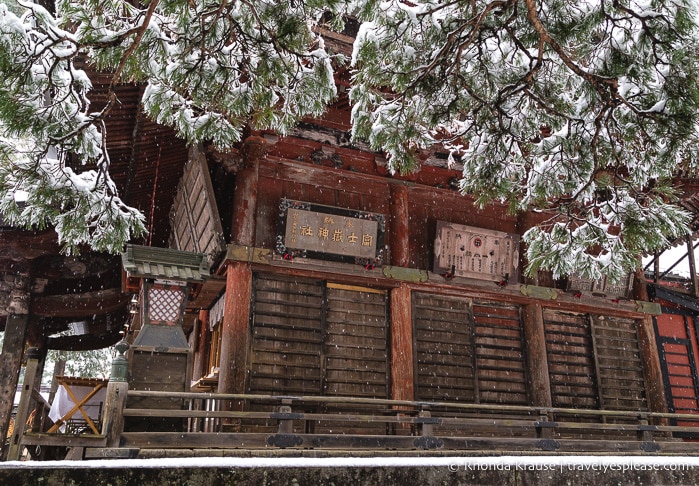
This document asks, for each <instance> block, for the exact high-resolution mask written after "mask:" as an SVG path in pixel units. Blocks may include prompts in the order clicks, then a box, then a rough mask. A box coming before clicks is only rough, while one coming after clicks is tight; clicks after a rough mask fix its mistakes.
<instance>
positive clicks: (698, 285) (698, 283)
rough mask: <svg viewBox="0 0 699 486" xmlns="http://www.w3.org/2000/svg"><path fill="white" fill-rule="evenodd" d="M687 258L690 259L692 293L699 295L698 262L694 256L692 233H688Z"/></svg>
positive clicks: (695, 295)
mask: <svg viewBox="0 0 699 486" xmlns="http://www.w3.org/2000/svg"><path fill="white" fill-rule="evenodd" d="M687 259H688V261H689V274H690V275H689V276H690V278H691V279H692V294H693V295H694V297H699V278H697V262H696V259H695V258H694V244H693V243H692V235H691V234H688V235H687Z"/></svg>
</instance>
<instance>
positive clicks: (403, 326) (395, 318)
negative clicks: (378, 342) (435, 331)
mask: <svg viewBox="0 0 699 486" xmlns="http://www.w3.org/2000/svg"><path fill="white" fill-rule="evenodd" d="M390 299H391V358H392V362H391V398H393V399H394V400H414V399H415V371H414V366H415V363H414V360H413V315H412V304H411V291H410V288H409V287H408V286H407V285H405V284H403V285H401V286H400V287H398V288H395V289H392V290H391V295H390Z"/></svg>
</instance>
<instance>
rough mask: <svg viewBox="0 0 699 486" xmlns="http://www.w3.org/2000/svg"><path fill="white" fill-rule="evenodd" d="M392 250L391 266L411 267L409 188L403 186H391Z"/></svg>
mask: <svg viewBox="0 0 699 486" xmlns="http://www.w3.org/2000/svg"><path fill="white" fill-rule="evenodd" d="M390 211H391V218H390V224H391V228H390V238H391V240H390V248H391V265H394V266H397V267H409V266H410V239H409V237H410V226H409V219H410V216H409V209H408V187H407V186H405V185H403V184H394V185H392V186H391V209H390Z"/></svg>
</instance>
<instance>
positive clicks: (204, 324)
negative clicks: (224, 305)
mask: <svg viewBox="0 0 699 486" xmlns="http://www.w3.org/2000/svg"><path fill="white" fill-rule="evenodd" d="M196 338H197V339H196V342H195V347H194V363H193V364H192V380H194V381H196V380H198V379H199V378H201V377H202V376H204V375H206V374H207V373H208V370H207V369H206V366H207V364H208V362H209V344H210V343H209V342H208V341H209V311H207V310H200V311H199V317H198V319H197V328H196Z"/></svg>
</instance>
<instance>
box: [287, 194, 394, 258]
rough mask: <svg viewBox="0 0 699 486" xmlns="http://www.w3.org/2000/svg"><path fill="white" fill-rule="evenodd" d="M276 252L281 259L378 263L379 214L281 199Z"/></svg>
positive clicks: (381, 233)
mask: <svg viewBox="0 0 699 486" xmlns="http://www.w3.org/2000/svg"><path fill="white" fill-rule="evenodd" d="M279 209H280V221H281V228H280V231H279V234H278V235H277V252H278V253H280V254H281V255H283V256H284V258H294V257H297V256H300V257H310V258H318V259H325V260H335V261H344V262H351V263H358V264H362V265H381V263H382V262H383V254H384V248H383V240H384V231H385V218H384V216H383V215H382V214H376V213H368V212H364V211H355V210H349V209H343V208H336V207H332V206H323V205H320V204H312V203H307V202H303V201H293V200H290V199H282V201H281V203H280V208H279Z"/></svg>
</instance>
